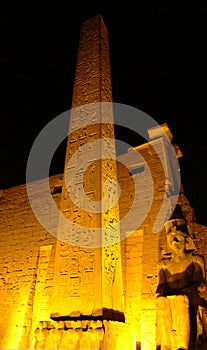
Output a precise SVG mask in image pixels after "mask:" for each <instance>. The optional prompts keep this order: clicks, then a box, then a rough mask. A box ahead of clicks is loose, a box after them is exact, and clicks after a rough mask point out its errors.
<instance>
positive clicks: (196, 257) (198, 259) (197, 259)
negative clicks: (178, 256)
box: [192, 254, 205, 265]
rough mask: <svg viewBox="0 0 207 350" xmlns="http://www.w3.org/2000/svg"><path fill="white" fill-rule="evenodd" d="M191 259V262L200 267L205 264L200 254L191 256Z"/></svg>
mask: <svg viewBox="0 0 207 350" xmlns="http://www.w3.org/2000/svg"><path fill="white" fill-rule="evenodd" d="M192 259H193V262H195V263H198V264H201V265H203V264H204V262H205V260H204V257H203V256H202V255H200V254H192Z"/></svg>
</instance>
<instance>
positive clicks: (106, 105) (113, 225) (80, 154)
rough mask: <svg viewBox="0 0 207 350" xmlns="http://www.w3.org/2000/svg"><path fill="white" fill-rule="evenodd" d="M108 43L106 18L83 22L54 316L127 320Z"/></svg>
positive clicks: (57, 258)
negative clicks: (125, 316)
mask: <svg viewBox="0 0 207 350" xmlns="http://www.w3.org/2000/svg"><path fill="white" fill-rule="evenodd" d="M111 102H112V88H111V72H110V54H109V39H108V32H107V29H106V26H105V24H104V22H103V19H102V17H101V16H99V15H98V16H95V17H93V18H91V19H89V20H87V21H85V22H84V23H83V24H82V27H81V31H80V41H79V49H78V57H77V64H76V73H75V81H74V90H73V98H72V109H71V112H70V122H69V135H68V141H67V149H66V158H65V168H64V183H63V191H62V199H61V211H62V213H63V215H64V218H66V219H67V222H68V224H65V222H64V220H62V219H61V218H60V222H59V228H58V235H57V237H58V241H57V246H56V255H55V277H54V298H53V303H52V307H53V312H52V314H51V317H55V316H54V315H56V316H57V317H60V318H61V317H67V316H69V317H72V316H74V315H76V316H78V315H79V314H80V315H89V316H90V315H91V316H94V315H95V316H102V317H103V319H104V318H105V319H108V320H112V321H113V320H114V321H117V320H118V321H120V320H121V319H122V321H123V313H122V311H123V299H122V298H123V287H122V270H121V251H120V242H119V209H118V186H117V182H116V179H117V173H116V160H115V154H116V150H115V139H114V120H113V109H112V104H111Z"/></svg>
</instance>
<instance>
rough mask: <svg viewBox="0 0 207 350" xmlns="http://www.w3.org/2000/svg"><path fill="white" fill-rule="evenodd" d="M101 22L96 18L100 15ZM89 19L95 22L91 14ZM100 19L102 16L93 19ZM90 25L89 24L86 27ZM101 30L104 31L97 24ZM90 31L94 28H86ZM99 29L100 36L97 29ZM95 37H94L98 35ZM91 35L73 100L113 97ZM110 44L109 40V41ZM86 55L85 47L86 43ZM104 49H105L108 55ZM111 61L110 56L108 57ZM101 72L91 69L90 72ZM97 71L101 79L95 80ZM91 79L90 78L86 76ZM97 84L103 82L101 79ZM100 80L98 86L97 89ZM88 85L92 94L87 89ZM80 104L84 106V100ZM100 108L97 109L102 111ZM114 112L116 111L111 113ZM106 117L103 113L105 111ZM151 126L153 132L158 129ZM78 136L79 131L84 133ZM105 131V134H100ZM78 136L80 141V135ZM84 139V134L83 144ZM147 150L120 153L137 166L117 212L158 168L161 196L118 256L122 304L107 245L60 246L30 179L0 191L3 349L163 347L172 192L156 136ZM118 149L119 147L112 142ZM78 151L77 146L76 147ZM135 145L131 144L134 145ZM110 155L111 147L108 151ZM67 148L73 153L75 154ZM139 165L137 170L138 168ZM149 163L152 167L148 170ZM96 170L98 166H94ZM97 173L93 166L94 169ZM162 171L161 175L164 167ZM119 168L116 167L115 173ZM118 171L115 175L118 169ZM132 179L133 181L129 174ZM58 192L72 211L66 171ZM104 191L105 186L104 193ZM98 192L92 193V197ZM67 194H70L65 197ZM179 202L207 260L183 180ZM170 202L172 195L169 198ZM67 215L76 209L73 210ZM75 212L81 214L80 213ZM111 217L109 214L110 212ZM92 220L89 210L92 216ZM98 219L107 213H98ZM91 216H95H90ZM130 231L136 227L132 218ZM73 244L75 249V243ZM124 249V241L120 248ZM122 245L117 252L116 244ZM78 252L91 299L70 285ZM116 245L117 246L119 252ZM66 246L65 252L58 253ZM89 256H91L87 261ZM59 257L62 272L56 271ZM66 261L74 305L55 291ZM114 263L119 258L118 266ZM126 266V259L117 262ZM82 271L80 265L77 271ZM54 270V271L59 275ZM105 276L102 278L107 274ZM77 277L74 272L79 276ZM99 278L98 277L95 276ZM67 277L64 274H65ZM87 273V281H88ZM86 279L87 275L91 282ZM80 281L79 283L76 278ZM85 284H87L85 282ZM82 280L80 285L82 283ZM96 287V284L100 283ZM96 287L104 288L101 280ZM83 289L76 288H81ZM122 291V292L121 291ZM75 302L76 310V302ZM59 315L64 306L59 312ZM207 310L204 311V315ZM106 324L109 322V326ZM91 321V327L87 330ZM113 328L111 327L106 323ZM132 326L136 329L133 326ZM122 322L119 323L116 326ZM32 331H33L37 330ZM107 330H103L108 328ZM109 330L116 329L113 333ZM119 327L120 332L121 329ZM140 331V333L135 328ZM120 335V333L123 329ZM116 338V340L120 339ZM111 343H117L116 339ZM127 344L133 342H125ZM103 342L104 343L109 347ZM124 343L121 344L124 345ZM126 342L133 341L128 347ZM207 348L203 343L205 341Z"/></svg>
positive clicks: (123, 175) (204, 232) (124, 183)
mask: <svg viewBox="0 0 207 350" xmlns="http://www.w3.org/2000/svg"><path fill="white" fill-rule="evenodd" d="M96 20H97V21H100V22H99V24H100V26H101V28H102V29H103V31H102V34H103V37H104V38H105V39H104V40H105V41H103V42H104V46H106V50H105V49H103V50H101V52H102V55H104V60H102V62H106V61H107V60H109V56H108V46H107V45H108V44H107V43H106V35H107V33H106V31H105V28H104V24H103V23H102V19H101V18H99V17H97V18H96ZM95 23H97V22H95ZM86 25H90V24H89V22H88V24H87V23H86ZM94 25H95V24H94ZM84 28H85V29H84V30H86V27H84ZM95 32H96V33H97V31H96V30H95ZM87 33H88V34H87V35H88V37H89V36H90V35H91V33H89V32H88V31H87ZM96 37H97V36H96ZM97 40H98V39H96V40H95V43H97ZM89 41H90V40H89V39H87V40H86V42H82V43H81V45H82V47H83V49H84V50H85V53H84V57H85V58H84V57H82V56H79V57H80V61H78V62H79V63H78V65H77V75H76V77H77V80H76V82H75V85H74V98H73V106H74V107H75V106H78V105H79V104H83V103H86V102H90V103H92V102H93V101H97V102H98V101H105V102H107V101H111V85H110V80H109V82H108V79H110V70H109V69H110V66H108V63H103V64H104V69H107V71H105V72H106V73H104V74H105V79H103V81H102V84H103V85H102V84H101V85H100V80H99V79H100V76H99V68H98V64H99V63H98V61H97V60H98V58H97V52H96V51H94V62H93V63H92V62H90V60H89V58H88V55H87V47H89ZM106 44H107V45H106ZM79 55H81V54H80V51H79ZM102 57H103V56H102ZM107 62H108V61H107ZM92 71H93V72H94V74H93V73H91V72H92ZM78 72H80V74H86V77H88V74H89V76H90V77H93V76H94V77H95V78H94V79H91V80H90V84H89V83H87V84H86V85H87V86H86V85H84V84H82V82H81V78H79V77H78V76H79V73H78ZM95 79H96V80H95ZM87 81H88V80H87ZM97 84H98V85H97ZM97 86H99V88H98V89H97ZM87 91H88V92H89V93H88V95H87V93H86V92H87ZM77 110H78V107H77ZM96 115H97V114H96ZM111 117H112V115H111ZM98 118H99V117H98ZM85 132H86V136H85V141H83V142H87V141H86V140H87V139H88V137H89V136H88V135H89V134H90V135H91V137H95V136H94V135H97V134H96V133H98V132H100V131H98V130H95V131H94V130H89V129H86V130H82V134H80V133H79V136H80V135H81V138H82V140H84V133H85ZM107 132H108V131H107ZM109 132H110V135H112V134H113V130H112V129H109ZM151 134H152V133H151ZM77 137H78V135H77ZM97 137H98V136H97ZM156 137H157V138H156V139H153V140H152V143H153V144H154V145H156V147H157V148H156V149H157V151H158V152H159V155H160V157H162V158H163V159H165V164H166V167H167V169H168V171H169V183H168V187H172V188H173V185H174V182H173V181H174V178H173V173H172V169H173V165H172V164H171V163H170V160H169V158H168V150H167V148H166V145H165V142H164V139H163V138H162V135H160V136H159V135H157V134H156ZM71 141H72V140H71V139H70V147H69V151H70V150H71V149H72V145H73V144H74V142H71ZM76 142H77V141H75V143H76ZM76 147H79V143H78V142H77V146H76ZM137 149H138V150H139V152H140V153H141V154H142V156H143V157H144V159H145V160H146V163H147V164H148V168H147V167H145V166H144V167H143V164H134V163H133V157H131V158H130V154H129V155H128V154H124V155H122V156H119V157H118V160H119V161H122V160H124V159H125V158H127V159H128V162H129V165H130V166H131V170H132V171H131V174H130V173H129V171H127V170H126V169H124V170H123V168H122V167H121V165H120V164H119V163H118V165H117V172H118V181H119V184H120V187H121V188H122V192H123V196H122V200H121V202H120V203H119V208H118V209H119V210H118V209H117V211H119V213H118V212H115V213H114V216H115V217H116V215H117V219H118V215H119V216H120V217H122V216H123V215H124V214H125V213H126V212H127V210H128V207H129V203H131V193H132V192H133V182H132V181H131V179H136V180H138V181H139V183H140V186H139V198H142V201H143V205H144V204H146V202H147V201H148V189H146V184H147V177H148V176H150V172H152V173H153V176H154V201H153V206H152V210H151V212H150V216H148V217H147V218H146V220H145V221H144V222H143V223H142V225H141V227H138V228H137V230H135V231H134V232H132V233H131V234H130V235H128V237H127V238H126V239H123V240H122V242H121V259H120V258H119V260H118V261H119V262H120V263H121V265H122V266H121V267H122V275H121V276H120V275H119V273H118V277H119V279H118V280H119V283H120V284H119V283H118V284H117V290H118V293H120V291H121V292H122V286H121V280H122V281H123V296H124V300H123V307H120V308H119V306H120V304H121V302H122V301H121V300H120V298H118V300H117V304H116V305H112V304H111V300H113V299H112V298H110V297H109V296H110V292H109V291H110V289H107V288H106V286H111V284H110V281H111V276H112V274H111V273H108V269H107V266H108V264H103V265H102V258H103V257H104V254H105V251H104V252H102V250H101V249H99V253H97V252H96V250H95V249H92V250H90V249H85V251H84V250H83V249H82V248H78V247H74V248H73V247H72V246H67V245H66V248H65V245H63V246H59V244H57V240H56V238H55V237H53V236H52V235H50V234H49V233H48V232H47V231H46V230H45V229H44V228H43V227H42V226H41V225H40V224H39V222H38V221H37V219H36V217H35V215H34V213H33V211H32V209H31V207H30V204H29V201H28V198H27V192H26V185H21V186H17V187H12V188H9V189H6V190H3V191H1V196H0V227H1V244H0V293H1V298H0V304H1V307H0V348H1V349H18V348H19V349H28V348H30V347H31V348H38V347H39V348H40V347H53V348H56V347H58V346H59V347H60V348H61V347H62V348H63V349H65V348H67V346H68V344H70V347H71V349H73V348H74V347H75V346H79V348H80V349H81V348H82V349H84V350H85V349H91V348H92V349H96V348H98V349H99V346H100V344H104V346H105V349H107V346H108V349H107V350H112V349H113V350H114V349H116V350H120V349H119V348H118V349H117V348H116V346H119V345H117V343H118V344H120V342H122V339H123V338H124V339H125V340H126V339H127V341H126V344H129V346H130V348H129V350H131V346H133V344H134V342H135V341H136V343H137V348H138V347H139V346H140V344H141V346H142V350H143V349H144V350H155V349H156V305H155V300H156V296H155V291H156V287H157V275H158V261H159V260H160V259H161V257H162V254H163V251H165V249H166V245H165V233H164V230H161V231H160V232H158V233H157V234H155V233H153V232H152V228H153V224H154V222H155V219H156V216H157V212H158V210H159V208H160V203H161V202H162V199H163V196H164V195H165V191H166V187H165V185H166V184H165V181H164V177H163V176H162V172H163V169H162V167H161V164H160V162H159V161H158V159H157V158H156V157H155V156H153V149H152V144H148V143H146V144H144V145H141V146H139V147H137ZM110 151H111V152H112V153H113V152H114V150H113V149H112V150H110ZM73 152H74V150H73ZM130 152H131V150H130V151H129V153H130ZM103 155H104V154H103ZM69 156H70V155H69V154H68V153H67V155H66V157H67V160H68V159H69ZM98 169H100V164H99V165H98V164H97V167H96V172H97V174H98V171H100V170H98ZM136 169H138V171H135V170H136ZM149 169H150V172H149ZM89 171H93V169H91V168H90V167H89ZM90 174H91V173H90ZM160 174H161V175H160ZM109 175H110V176H111V175H112V174H111V173H110V174H109ZM113 176H114V175H113ZM128 180H129V181H128ZM40 183H41V181H39V182H38V186H37V183H34V184H33V191H34V195H35V196H36V198H37V200H38V201H39V203H40V205H41V208H42V213H46V212H47V210H46V209H48V208H46V203H44V200H43V193H41V192H40V191H39V190H38V189H39V187H41V186H39V185H40ZM50 185H51V194H52V198H53V200H54V201H55V203H56V204H57V205H58V206H59V207H60V206H61V208H62V209H63V208H64V210H66V211H67V203H66V201H65V202H64V201H63V200H62V194H61V193H60V192H61V190H62V193H65V187H64V186H65V185H64V183H63V174H60V175H56V176H52V177H51V178H50ZM86 185H87V186H88V195H89V196H90V195H91V194H90V193H89V192H90V190H91V189H93V188H94V182H93V181H92V180H91V182H89V183H87V184H86ZM99 196H100V193H99ZM91 198H93V197H91ZM66 199H67V198H66ZM179 203H180V204H181V206H182V210H183V214H184V216H185V218H186V220H187V224H188V228H189V231H190V233H191V236H192V237H193V241H194V244H195V245H196V247H197V248H198V252H199V253H200V254H202V255H203V257H204V259H205V261H207V260H206V259H207V228H206V227H204V226H201V225H199V224H198V223H196V219H195V218H194V215H193V209H192V208H191V206H190V204H189V202H188V200H187V198H186V196H185V193H184V190H183V189H182V188H181V194H180V197H179ZM170 205H171V203H170V199H169V206H170ZM66 215H70V214H69V213H68V212H67V213H66ZM71 215H74V218H75V217H77V216H75V215H76V214H75V213H74V214H71ZM137 215H142V211H141V210H138V213H137ZM103 219H104V218H103ZM85 220H86V218H85ZM99 220H101V219H100V218H99ZM85 223H86V224H89V222H87V220H86V221H85ZM128 232H131V227H130V225H129V228H128ZM73 249H74V251H73ZM116 249H117V248H116ZM116 249H115V252H116ZM71 251H72V252H73V253H74V266H73V267H74V270H73V271H74V275H75V272H76V279H77V280H78V276H79V275H80V274H81V276H83V275H84V271H85V273H86V276H85V277H84V279H83V280H81V282H80V280H79V284H78V287H79V288H77V290H76V292H78V291H79V293H80V294H81V293H82V294H81V295H83V294H84V293H85V296H84V303H83V302H82V299H81V298H82V296H78V293H74V294H72V295H73V296H70V295H69V291H71V292H72V291H73V292H74V289H72V284H71V283H70V275H69V273H70V271H69V269H68V270H66V268H67V256H69V252H70V253H71ZM115 252H114V250H112V254H115ZM59 253H60V254H61V256H62V257H61V259H62V261H61V259H60V258H59ZM80 260H81V270H80V271H79V270H78V271H77V261H80ZM83 261H84V262H83ZM54 263H55V274H54ZM60 266H63V267H64V269H65V270H64V271H65V273H66V275H63V276H66V277H65V278H63V288H60V289H59V290H56V293H59V292H61V290H62V298H63V299H62V300H68V298H69V300H71V299H72V300H75V299H76V302H75V301H74V304H73V305H74V307H73V308H72V307H71V306H69V305H66V306H65V307H64V303H63V302H61V303H56V302H55V300H54V299H55V298H54V281H58V280H59V278H60V276H61V273H62V272H61V273H60ZM98 266H99V268H100V267H101V266H102V267H103V268H104V269H103V270H106V271H105V277H107V278H105V277H104V275H103V276H100V279H98V281H97V280H96V282H97V283H98V285H99V286H100V284H101V281H104V278H105V280H107V281H108V282H107V283H108V284H106V285H105V288H103V289H100V291H101V293H100V294H99V295H98V301H97V304H96V306H95V307H94V306H92V302H93V301H94V300H95V296H94V295H93V293H95V292H94V291H93V289H92V288H89V287H87V286H86V285H87V284H88V283H89V285H90V286H91V287H93V286H94V281H93V276H94V275H95V274H96V271H97V270H96V269H98ZM112 267H113V266H112ZM116 271H117V272H119V271H120V269H119V266H117V269H116ZM77 272H78V273H77ZM54 275H55V276H54ZM102 277H103V278H102ZM74 278H75V277H74ZM96 278H97V277H96ZM64 280H65V281H64ZM83 281H84V283H83ZM86 282H87V283H86ZM76 286H77V284H76ZM83 286H86V287H85V288H86V289H85V290H82V287H83ZM80 287H81V288H80ZM95 287H96V286H95ZM95 289H97V288H95ZM75 295H76V296H75ZM119 296H120V294H119ZM96 300H97V299H96ZM112 306H113V307H114V308H115V309H118V310H119V311H122V310H123V312H124V316H125V324H124V323H123V322H117V321H110V320H104V321H103V320H101V319H89V317H88V319H84V318H82V319H80V318H79V319H77V318H78V316H79V315H80V313H81V312H83V311H84V312H85V313H87V314H88V315H89V314H91V311H92V310H94V311H96V312H95V314H96V315H97V314H98V310H97V308H99V307H100V310H101V313H103V309H102V308H103V307H107V308H108V307H109V308H111V307H112ZM69 308H70V310H69ZM70 311H71V312H72V316H73V317H72V318H71V319H63V320H58V319H57V318H56V319H55V318H54V320H52V319H51V318H50V315H51V313H53V316H55V315H54V314H55V313H56V312H59V314H65V313H68V312H70ZM56 316H57V314H56ZM203 317H204V318H206V314H205V312H204V315H203ZM103 324H104V328H103ZM206 325H207V322H205V323H204V326H205V328H206V329H207V326H206ZM86 329H87V331H86ZM104 329H105V330H107V332H106V333H103V331H104ZM131 329H132V330H133V332H131ZM117 330H118V331H117ZM31 334H32V336H31ZM106 334H107V336H106V337H105V338H104V336H105V335H106ZM109 334H110V335H109ZM117 334H118V335H117ZM133 334H134V336H133ZM119 335H120V337H119ZM114 339H115V340H117V339H118V340H117V343H116V344H115V341H114ZM109 344H110V347H109ZM126 346H127V345H126ZM105 349H104V350H105ZM121 349H122V348H121ZM123 349H124V350H128V348H126V347H124V348H123ZM202 350H203V349H202Z"/></svg>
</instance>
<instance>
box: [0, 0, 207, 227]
mask: <svg viewBox="0 0 207 350" xmlns="http://www.w3.org/2000/svg"><path fill="white" fill-rule="evenodd" d="M97 14H101V15H102V16H103V19H104V22H105V24H106V26H107V28H108V31H109V39H110V57H111V73H112V92H113V100H114V102H119V103H124V104H127V105H130V106H133V107H136V108H138V109H140V110H142V111H144V112H145V113H147V114H149V115H150V116H151V117H152V118H153V119H155V120H156V121H157V122H158V123H159V124H160V123H165V122H166V123H168V125H169V128H170V129H171V131H172V133H173V135H174V141H175V142H176V143H178V145H179V147H180V149H181V151H182V153H183V158H182V159H180V168H181V179H182V183H183V186H184V190H185V193H186V195H187V198H188V199H189V201H190V203H191V205H192V206H193V207H194V209H195V214H196V218H197V222H198V223H200V224H204V225H207V183H206V182H207V169H206V165H205V162H206V159H207V157H206V154H207V133H206V127H205V125H206V123H205V119H206V96H207V94H206V93H207V85H206V82H207V64H206V62H207V52H206V38H207V5H206V6H205V5H200V4H197V3H196V2H192V5H190V3H188V5H185V6H183V7H182V4H179V5H177V6H176V5H174V6H173V4H172V5H171V4H170V2H166V1H165V2H164V1H163V2H159V1H158V2H157V1H155V2H154V4H153V5H152V4H150V2H148V1H135V0H134V1H133V0H131V1H129V0H128V1H113V0H112V1H101V0H100V1H98V0H96V1H95V0H94V1H87V0H86V1H80V0H76V1H75V2H72V1H69V0H68V1H44V0H43V1H41V2H35V1H27V2H23V1H17V2H14V3H13V4H12V3H11V2H5V4H4V5H3V4H1V14H0V16H1V55H0V60H1V65H0V67H1V97H2V101H1V138H0V146H1V147H0V150H1V152H0V154H1V174H0V181H1V183H0V189H5V188H9V187H12V186H15V185H19V184H23V183H25V181H26V180H25V169H26V163H27V158H28V155H29V151H30V149H31V147H32V144H33V142H34V140H35V138H36V137H37V135H38V134H39V132H40V131H41V129H42V128H43V127H44V126H45V125H46V124H47V123H48V122H49V121H50V120H52V119H53V118H54V117H56V116H58V115H59V114H60V113H63V112H64V111H66V110H68V109H70V108H71V100H72V89H73V81H74V74H75V64H76V58H77V48H78V44H79V34H80V26H81V24H82V22H83V21H85V20H86V19H88V18H90V17H92V16H94V15H97ZM118 132H119V131H118V130H117V133H118ZM130 137H131V145H132V146H135V145H137V144H138V143H139V140H138V139H136V138H134V137H133V135H130ZM63 165H64V145H63V147H62V149H61V147H60V150H59V154H58V156H57V157H56V161H55V162H54V163H53V168H52V169H51V174H56V173H62V172H63Z"/></svg>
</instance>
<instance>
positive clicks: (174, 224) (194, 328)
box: [156, 205, 207, 350]
mask: <svg viewBox="0 0 207 350" xmlns="http://www.w3.org/2000/svg"><path fill="white" fill-rule="evenodd" d="M165 229H166V233H167V243H168V246H169V248H170V250H171V256H170V257H169V258H165V259H163V260H162V261H161V263H160V265H159V277H158V279H159V280H158V286H157V290H156V312H157V333H158V334H157V344H158V346H157V349H161V350H178V349H179V350H195V349H196V342H197V338H198V318H199V315H200V314H199V312H200V310H201V308H202V307H206V306H207V285H206V282H205V264H204V259H203V257H202V256H201V255H199V254H195V252H192V251H191V252H187V250H186V242H187V240H188V239H190V236H189V234H188V230H187V225H186V221H185V219H184V218H183V216H182V213H181V208H180V206H179V205H176V208H175V211H174V213H173V215H172V217H171V219H170V220H169V221H168V222H167V223H166V224H165ZM203 350H204V349H203Z"/></svg>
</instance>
